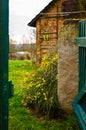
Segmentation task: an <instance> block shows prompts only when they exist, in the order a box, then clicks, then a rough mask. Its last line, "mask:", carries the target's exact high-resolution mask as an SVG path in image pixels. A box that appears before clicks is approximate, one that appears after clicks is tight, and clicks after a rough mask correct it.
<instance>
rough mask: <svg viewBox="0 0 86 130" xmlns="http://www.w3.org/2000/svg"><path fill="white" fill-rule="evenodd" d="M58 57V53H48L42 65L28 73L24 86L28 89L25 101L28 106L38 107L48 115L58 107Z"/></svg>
mask: <svg viewBox="0 0 86 130" xmlns="http://www.w3.org/2000/svg"><path fill="white" fill-rule="evenodd" d="M57 59H58V56H57V54H55V53H49V54H47V55H46V56H45V57H44V58H43V59H42V62H41V65H40V67H39V68H38V69H37V70H36V71H33V72H31V73H29V74H27V75H26V78H25V84H24V86H26V87H25V88H27V89H26V95H25V97H24V100H23V103H24V104H25V105H26V106H28V107H31V106H33V107H34V108H37V110H38V111H41V112H43V114H46V115H50V113H51V112H54V111H55V110H56V109H57V108H58V99H57ZM52 114H53V113H52Z"/></svg>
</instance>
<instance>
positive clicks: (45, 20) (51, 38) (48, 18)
mask: <svg viewBox="0 0 86 130" xmlns="http://www.w3.org/2000/svg"><path fill="white" fill-rule="evenodd" d="M54 12H55V13H56V12H57V3H55V5H54V6H52V7H51V8H49V10H48V11H47V12H46V13H47V14H46V13H45V14H43V15H42V16H41V17H40V18H39V20H38V21H37V23H36V29H37V30H36V38H37V39H36V41H37V42H36V59H37V64H38V65H39V64H40V62H41V59H42V57H43V56H44V55H45V54H46V53H48V52H49V51H50V49H52V48H53V47H55V46H56V44H57V36H58V27H57V26H58V22H57V18H56V16H55V14H54ZM48 13H49V14H48ZM46 36H47V37H48V40H46V39H44V37H46Z"/></svg>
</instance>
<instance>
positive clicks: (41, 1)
mask: <svg viewBox="0 0 86 130" xmlns="http://www.w3.org/2000/svg"><path fill="white" fill-rule="evenodd" d="M50 1H52V0H9V26H10V27H9V28H10V29H9V34H10V35H13V36H14V37H15V40H16V39H18V37H21V35H23V34H26V31H25V30H26V29H27V28H29V27H28V26H27V24H28V23H29V22H30V21H31V20H32V19H33V18H34V17H35V16H36V15H37V14H38V13H39V12H40V11H41V10H42V9H43V8H44V7H45V6H46V5H47V4H48V3H49V2H50ZM19 18H20V20H21V21H19ZM21 22H22V23H21ZM21 24H22V25H23V24H24V26H22V25H21ZM18 25H19V27H18ZM26 26H27V27H26ZM24 31H25V32H24Z"/></svg>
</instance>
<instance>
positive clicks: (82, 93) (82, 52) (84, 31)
mask: <svg viewBox="0 0 86 130" xmlns="http://www.w3.org/2000/svg"><path fill="white" fill-rule="evenodd" d="M76 44H77V45H78V46H79V92H78V96H77V97H76V98H75V100H74V101H73V108H74V111H75V113H76V116H77V118H78V121H79V124H80V129H81V130H86V20H83V21H80V22H79V38H77V39H76Z"/></svg>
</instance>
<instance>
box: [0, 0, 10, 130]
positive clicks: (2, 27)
mask: <svg viewBox="0 0 86 130" xmlns="http://www.w3.org/2000/svg"><path fill="white" fill-rule="evenodd" d="M8 5H9V1H8V0H0V130H8V97H9V95H8V46H9V36H8V27H9V26H8V14H9V11H8V10H9V7H8Z"/></svg>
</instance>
